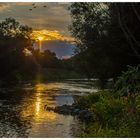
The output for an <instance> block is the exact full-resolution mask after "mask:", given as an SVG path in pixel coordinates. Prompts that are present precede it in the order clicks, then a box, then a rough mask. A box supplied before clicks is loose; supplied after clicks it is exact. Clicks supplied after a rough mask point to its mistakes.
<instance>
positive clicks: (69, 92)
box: [0, 81, 96, 137]
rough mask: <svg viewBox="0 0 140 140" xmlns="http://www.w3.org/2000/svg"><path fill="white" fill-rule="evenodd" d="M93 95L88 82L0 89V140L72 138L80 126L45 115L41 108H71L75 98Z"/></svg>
mask: <svg viewBox="0 0 140 140" xmlns="http://www.w3.org/2000/svg"><path fill="white" fill-rule="evenodd" d="M93 91H96V90H95V89H94V88H92V86H91V85H90V84H88V82H81V83H79V82H72V81H70V82H52V83H39V84H36V85H32V84H24V85H23V86H22V87H14V88H10V89H1V92H0V137H76V136H77V135H78V132H80V125H81V123H82V122H80V121H79V120H78V119H77V118H76V117H73V116H71V115H60V114H57V113H54V112H52V111H50V112H49V111H46V110H45V105H47V106H51V107H54V106H57V105H63V104H72V103H73V102H74V97H75V96H83V95H85V94H88V93H90V92H93Z"/></svg>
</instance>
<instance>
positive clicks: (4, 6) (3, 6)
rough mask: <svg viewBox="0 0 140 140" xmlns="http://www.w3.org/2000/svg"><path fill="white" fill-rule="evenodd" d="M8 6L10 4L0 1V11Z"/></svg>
mask: <svg viewBox="0 0 140 140" xmlns="http://www.w3.org/2000/svg"><path fill="white" fill-rule="evenodd" d="M9 7H10V4H6V3H0V12H1V11H5V10H7V9H8V8H9Z"/></svg>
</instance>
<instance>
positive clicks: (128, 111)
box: [76, 91, 140, 137]
mask: <svg viewBox="0 0 140 140" xmlns="http://www.w3.org/2000/svg"><path fill="white" fill-rule="evenodd" d="M76 104H78V105H79V106H80V107H82V108H88V109H89V110H91V111H93V112H94V116H93V117H94V121H93V122H86V123H85V126H83V131H82V133H81V135H80V137H139V136H140V129H139V128H140V121H139V120H140V96H139V95H133V96H130V97H120V96H118V94H115V93H113V92H112V91H100V92H98V93H92V94H90V95H88V96H84V97H81V98H79V99H77V100H76Z"/></svg>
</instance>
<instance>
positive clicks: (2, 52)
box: [0, 18, 75, 85]
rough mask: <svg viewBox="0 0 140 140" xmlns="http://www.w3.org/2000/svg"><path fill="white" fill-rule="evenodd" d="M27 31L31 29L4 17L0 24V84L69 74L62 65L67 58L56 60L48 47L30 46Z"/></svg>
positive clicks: (31, 41) (59, 77) (31, 43)
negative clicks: (41, 49) (40, 48)
mask: <svg viewBox="0 0 140 140" xmlns="http://www.w3.org/2000/svg"><path fill="white" fill-rule="evenodd" d="M31 33H32V28H30V27H28V26H26V25H21V24H20V23H19V22H17V21H16V20H15V19H13V18H7V19H5V20H4V21H2V22H1V23H0V67H1V68H0V83H1V84H2V85H3V84H4V83H7V81H8V83H9V82H12V83H16V84H17V83H20V82H22V81H28V80H36V77H37V76H38V74H40V75H42V78H44V79H46V78H45V77H47V79H46V80H55V79H56V80H57V79H61V78H62V79H63V78H66V77H67V75H69V74H71V72H70V70H69V68H68V67H67V64H66V63H69V62H68V61H66V62H65V60H60V59H58V58H57V57H56V54H55V53H54V52H51V51H49V50H45V51H43V52H40V51H39V49H35V48H34V47H33V43H34V42H35V40H33V39H32V38H31ZM65 64H66V66H64V65H65ZM68 65H69V64H68ZM69 67H71V66H69ZM64 69H65V70H64ZM71 70H72V69H71ZM44 71H45V73H44ZM46 72H47V73H46ZM52 72H53V73H52ZM46 74H47V75H46ZM55 75H56V76H55ZM63 75H65V76H63ZM72 75H73V74H72ZM74 75H75V73H74Z"/></svg>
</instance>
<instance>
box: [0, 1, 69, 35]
mask: <svg viewBox="0 0 140 140" xmlns="http://www.w3.org/2000/svg"><path fill="white" fill-rule="evenodd" d="M35 4H36V8H33V6H32V3H27V2H26V3H25V2H24V3H20V2H18V3H0V19H1V20H3V19H5V18H7V17H13V18H16V19H17V20H18V21H20V22H22V23H24V24H27V25H29V26H31V27H33V28H35V29H44V28H45V29H51V30H52V29H54V30H59V31H63V32H64V31H65V32H66V33H67V34H69V32H68V29H67V27H68V25H69V24H70V20H71V19H70V14H69V11H68V10H67V9H68V6H69V5H70V3H35ZM43 5H46V6H47V7H46V8H44V7H43ZM30 8H32V9H33V10H32V11H29V9H30Z"/></svg>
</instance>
